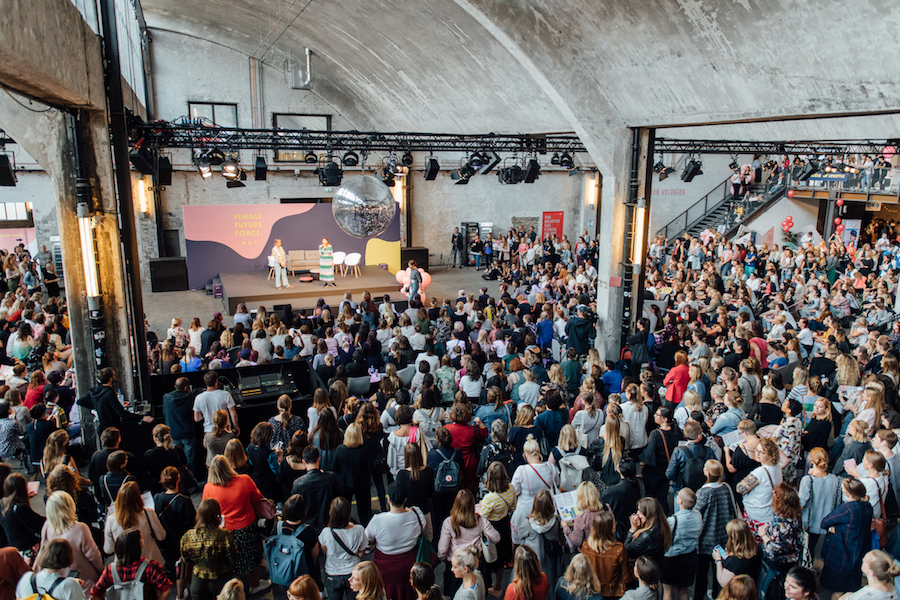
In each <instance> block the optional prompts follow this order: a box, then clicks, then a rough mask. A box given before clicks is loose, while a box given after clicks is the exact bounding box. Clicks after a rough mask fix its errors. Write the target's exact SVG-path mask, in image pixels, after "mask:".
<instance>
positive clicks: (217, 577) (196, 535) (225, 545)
mask: <svg viewBox="0 0 900 600" xmlns="http://www.w3.org/2000/svg"><path fill="white" fill-rule="evenodd" d="M221 520H222V511H221V509H220V508H219V502H218V501H217V500H214V499H212V498H207V499H206V500H203V501H202V502H201V503H200V507H199V508H198V509H197V514H196V520H195V523H194V527H193V529H188V530H187V531H186V532H185V533H184V535H183V536H182V537H181V541H180V543H179V551H180V554H181V557H182V558H183V559H184V561H185V562H187V563H190V564H191V565H193V567H192V571H191V572H192V574H193V576H192V577H191V598H192V599H193V600H213V598H215V597H216V596H217V595H218V594H219V593H220V592H221V591H222V587H223V586H224V585H225V583H226V582H227V581H228V579H229V578H230V577H231V572H232V569H233V563H234V559H235V557H236V556H237V546H235V544H234V535H233V534H232V533H231V532H230V531H228V530H227V529H221V528H219V524H220V523H221Z"/></svg>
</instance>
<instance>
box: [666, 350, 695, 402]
mask: <svg viewBox="0 0 900 600" xmlns="http://www.w3.org/2000/svg"><path fill="white" fill-rule="evenodd" d="M690 380H691V376H690V373H689V372H688V357H687V352H685V351H684V350H679V351H678V352H676V353H675V366H674V367H672V370H671V371H669V372H668V373H667V374H666V378H665V379H663V385H664V386H666V402H667V403H668V406H669V408H671V409H672V410H675V408H676V407H677V406H678V405H679V404H680V403H681V397H682V396H684V392H685V391H686V390H687V386H688V382H689V381H690Z"/></svg>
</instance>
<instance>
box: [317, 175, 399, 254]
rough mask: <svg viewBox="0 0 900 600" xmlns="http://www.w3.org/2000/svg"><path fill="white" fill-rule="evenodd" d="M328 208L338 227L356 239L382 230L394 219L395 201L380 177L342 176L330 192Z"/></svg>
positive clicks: (379, 232) (371, 235)
mask: <svg viewBox="0 0 900 600" xmlns="http://www.w3.org/2000/svg"><path fill="white" fill-rule="evenodd" d="M331 209H332V211H333V212H334V220H335V221H337V224H338V225H340V227H341V229H343V230H344V231H346V232H347V233H349V234H350V235H352V236H353V237H358V238H369V237H374V236H376V235H379V234H381V233H382V232H384V230H385V229H387V228H388V225H390V224H391V221H393V220H394V214H395V213H396V212H397V202H396V201H395V200H394V197H393V196H392V195H391V190H390V189H388V187H387V186H386V185H384V183H382V182H381V181H380V180H378V179H376V178H375V177H372V176H371V175H357V176H355V177H348V178H346V179H344V182H343V183H342V184H341V187H339V188H338V190H337V191H336V192H335V193H334V200H332V204H331Z"/></svg>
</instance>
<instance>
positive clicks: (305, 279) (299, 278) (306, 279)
mask: <svg viewBox="0 0 900 600" xmlns="http://www.w3.org/2000/svg"><path fill="white" fill-rule="evenodd" d="M312 280H313V278H312V277H311V276H309V275H304V276H303V277H298V278H297V281H302V282H303V283H309V282H310V281H312Z"/></svg>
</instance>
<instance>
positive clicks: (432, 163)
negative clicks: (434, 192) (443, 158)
mask: <svg viewBox="0 0 900 600" xmlns="http://www.w3.org/2000/svg"><path fill="white" fill-rule="evenodd" d="M440 170H441V167H440V166H439V165H438V161H437V159H436V158H429V159H428V160H427V161H425V181H434V180H435V179H437V175H438V171H440Z"/></svg>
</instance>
